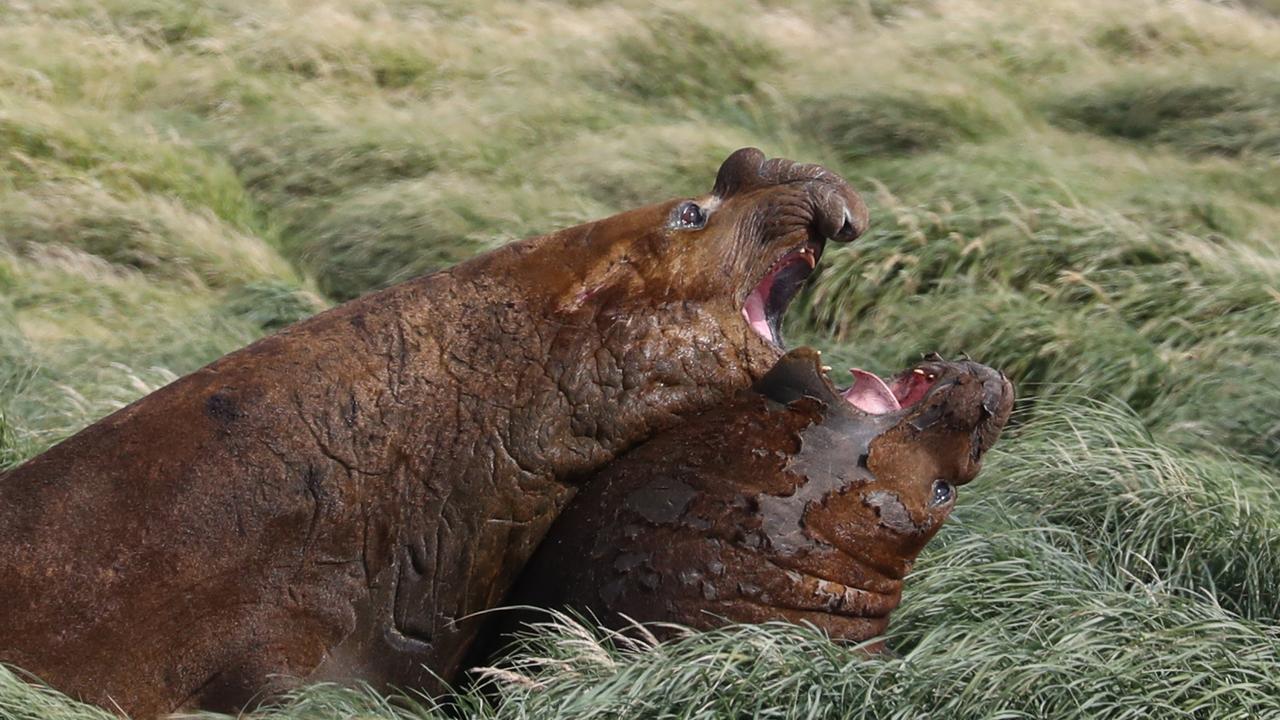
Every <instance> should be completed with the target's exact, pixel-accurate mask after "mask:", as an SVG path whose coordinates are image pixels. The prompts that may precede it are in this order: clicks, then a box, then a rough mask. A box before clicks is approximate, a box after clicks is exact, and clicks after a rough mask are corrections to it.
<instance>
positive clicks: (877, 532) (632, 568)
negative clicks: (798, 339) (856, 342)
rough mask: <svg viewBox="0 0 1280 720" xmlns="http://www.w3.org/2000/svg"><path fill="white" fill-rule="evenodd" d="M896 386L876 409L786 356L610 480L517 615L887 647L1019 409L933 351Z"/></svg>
mask: <svg viewBox="0 0 1280 720" xmlns="http://www.w3.org/2000/svg"><path fill="white" fill-rule="evenodd" d="M895 388H899V389H901V390H902V394H903V395H904V396H910V397H907V398H905V399H906V402H904V403H903V406H902V408H901V409H900V410H896V411H890V412H884V413H881V414H869V413H866V412H863V411H862V410H859V409H858V408H857V407H855V406H853V405H851V404H850V403H849V402H847V401H846V400H845V399H844V398H843V397H842V396H841V395H840V394H838V393H837V392H836V391H834V389H833V388H832V387H831V385H830V383H829V382H828V380H827V379H826V377H825V376H824V375H823V372H822V369H821V368H820V367H819V364H818V356H817V354H816V352H815V351H813V350H810V349H800V350H795V351H792V352H790V353H788V354H787V355H786V356H785V357H784V358H783V359H782V360H781V361H780V362H779V363H778V365H777V366H776V367H775V368H774V369H773V370H772V371H770V372H769V374H768V375H767V376H766V377H765V378H764V379H763V380H761V381H760V382H759V383H758V384H757V385H756V387H755V392H751V391H746V392H744V393H742V394H741V395H740V396H739V397H738V398H737V399H735V400H732V401H730V402H728V403H727V404H725V405H723V406H720V407H717V408H714V409H711V410H708V411H706V412H703V413H701V414H698V415H696V416H695V417H693V418H691V419H689V420H688V421H687V422H686V423H684V424H683V425H681V426H679V427H678V428H675V429H673V430H670V431H667V432H664V433H661V434H659V435H657V436H655V437H654V438H653V439H651V440H649V441H648V442H646V443H645V444H643V445H641V446H639V447H637V448H636V449H634V450H632V451H631V452H629V453H627V454H626V455H624V456H623V457H621V458H619V459H618V460H616V461H614V462H613V463H612V464H610V465H609V466H608V467H606V468H605V469H604V470H603V471H601V473H600V474H599V475H598V476H597V477H596V478H594V479H593V480H592V481H591V482H590V483H589V484H588V485H587V486H586V487H585V488H584V490H583V491H582V492H581V493H579V494H578V496H577V497H575V498H574V500H573V502H572V503H570V505H569V506H568V507H567V508H566V509H565V511H564V513H563V514H562V515H561V517H560V519H559V520H558V521H557V522H556V524H555V525H554V526H553V527H552V530H551V531H550V534H549V535H548V536H547V539H546V541H545V542H544V543H543V544H542V546H540V547H539V549H538V551H537V553H536V554H535V556H534V558H533V560H532V561H530V563H529V565H528V567H527V568H526V570H525V572H524V573H523V574H522V575H521V577H520V579H519V581H518V583H517V585H516V589H515V590H514V591H513V593H512V596H511V598H510V599H509V603H508V604H512V605H527V606H533V607H539V608H561V609H572V610H575V611H578V612H583V613H588V614H591V615H594V616H595V617H596V618H597V619H598V620H600V621H602V622H604V623H605V624H606V625H609V626H613V627H616V628H626V627H627V626H628V625H630V624H631V623H630V621H629V620H628V618H629V619H630V620H634V621H638V622H661V623H678V624H680V625H685V626H689V627H694V628H700V629H708V628H711V627H715V626H718V625H722V624H725V623H726V622H744V623H757V622H764V621H770V620H780V621H789V622H797V623H798V622H809V623H811V624H813V625H815V626H817V627H818V628H820V629H822V630H824V631H826V632H827V633H828V634H829V635H830V636H831V637H833V638H836V639H839V640H847V641H854V642H861V641H865V640H869V639H871V638H874V637H875V636H877V635H879V634H881V633H882V632H883V631H884V630H885V628H886V627H887V626H888V623H889V613H890V611H892V610H893V609H894V608H895V607H897V605H898V602H899V600H900V599H901V594H902V583H903V578H904V577H905V576H906V574H907V573H908V572H909V571H910V569H911V566H912V562H913V561H914V560H915V558H916V555H917V554H918V553H919V552H920V550H921V549H923V548H924V546H925V543H927V542H928V541H929V539H930V538H932V537H933V536H934V534H935V533H937V532H938V529H939V528H940V527H941V526H942V523H943V521H944V520H945V519H946V517H947V516H948V514H950V512H951V509H952V507H953V506H954V503H955V497H956V493H955V490H954V488H955V487H956V486H959V485H963V484H965V483H967V482H969V481H970V480H972V479H973V478H974V476H975V475H976V474H977V473H978V470H979V467H980V466H981V461H982V455H983V453H984V452H985V451H986V450H987V449H988V448H990V447H991V445H992V443H994V442H995V441H996V439H997V438H998V437H999V435H1000V431H1001V429H1002V428H1003V426H1004V423H1005V421H1006V420H1007V419H1008V417H1009V413H1010V410H1011V408H1012V405H1013V386H1012V385H1011V384H1010V383H1009V381H1008V380H1007V379H1005V377H1004V375H1003V374H1001V373H999V372H997V371H995V370H992V369H991V368H988V367H986V366H984V365H980V364H978V363H975V362H970V361H967V360H966V361H962V362H945V361H943V360H942V359H941V358H938V357H936V356H934V357H931V358H929V359H927V360H926V361H924V362H922V363H921V364H919V365H917V366H916V367H914V368H911V369H910V370H908V371H907V372H905V373H903V374H902V375H900V376H899V378H898V380H897V381H896V382H895ZM908 403H910V404H908ZM518 617H519V618H520V619H522V620H526V621H527V620H530V619H535V618H536V615H534V614H531V613H524V614H522V615H520V616H518ZM501 624H503V625H505V626H506V628H507V629H508V630H509V629H511V627H512V623H511V621H509V620H508V621H506V622H503V623H501ZM653 629H654V630H655V631H656V632H657V634H658V635H659V636H660V637H661V636H664V635H669V634H670V633H671V628H663V627H661V626H657V627H655V628H653Z"/></svg>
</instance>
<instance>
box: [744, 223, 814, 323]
mask: <svg viewBox="0 0 1280 720" xmlns="http://www.w3.org/2000/svg"><path fill="white" fill-rule="evenodd" d="M821 257H822V243H821V242H815V241H809V242H807V243H805V244H804V245H803V246H801V247H799V248H796V249H795V250H792V251H791V252H788V253H787V254H786V255H783V256H782V257H780V258H778V260H777V261H776V262H774V263H773V266H772V267H770V268H769V271H768V272H766V273H765V274H764V277H763V278H762V279H761V280H760V282H759V283H757V284H756V287H755V289H754V290H752V291H751V294H749V295H747V301H746V303H744V304H743V306H742V317H744V318H746V321H747V324H748V325H750V326H751V329H752V330H755V331H756V333H758V334H759V335H760V337H762V338H764V339H765V340H767V341H768V342H770V343H772V344H773V345H776V346H777V347H779V348H781V347H782V316H783V314H784V313H786V311H787V305H789V304H790V303H791V299H792V298H794V297H795V296H796V293H798V292H799V291H800V287H801V286H802V285H804V281H805V280H808V279H809V276H810V275H812V274H813V269H814V268H815V267H817V265H818V259H819V258H821Z"/></svg>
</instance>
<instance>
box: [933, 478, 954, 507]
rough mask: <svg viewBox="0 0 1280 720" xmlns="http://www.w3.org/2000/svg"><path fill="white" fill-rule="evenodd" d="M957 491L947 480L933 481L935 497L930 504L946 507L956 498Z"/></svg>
mask: <svg viewBox="0 0 1280 720" xmlns="http://www.w3.org/2000/svg"><path fill="white" fill-rule="evenodd" d="M955 495H956V489H955V488H954V487H952V486H951V483H949V482H947V481H946V480H934V481H933V497H932V498H931V499H930V500H929V502H930V503H931V504H933V505H946V504H947V503H949V502H951V498H953V497H955Z"/></svg>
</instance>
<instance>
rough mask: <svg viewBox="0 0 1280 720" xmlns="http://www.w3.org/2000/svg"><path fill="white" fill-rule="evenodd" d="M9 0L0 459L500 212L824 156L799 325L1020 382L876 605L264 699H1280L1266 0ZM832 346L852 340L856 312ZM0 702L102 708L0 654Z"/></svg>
mask: <svg viewBox="0 0 1280 720" xmlns="http://www.w3.org/2000/svg"><path fill="white" fill-rule="evenodd" d="M717 8H718V9H717V11H716V12H715V13H708V12H707V11H706V6H704V5H701V4H697V3H692V2H687V1H685V0H672V1H671V2H666V3H662V4H661V5H659V6H657V7H654V6H651V4H649V3H639V2H623V3H597V2H589V1H585V2H584V1H578V2H535V3H524V2H509V1H503V0H485V1H484V2H480V3H475V2H461V1H460V0H459V1H454V0H444V1H442V2H431V3H426V2H411V1H409V0H355V1H354V2H347V1H343V2H338V1H336V0H335V1H333V2H305V3H304V2H297V1H295V0H265V1H260V2H248V0H216V1H215V2H194V1H189V0H45V1H42V2H38V3H37V2H11V3H0V469H2V468H4V467H7V466H11V465H13V464H16V463H18V462H21V461H22V460H23V459H25V458H28V457H31V456H32V455H34V454H36V453H38V452H39V451H40V450H42V449H44V448H46V447H48V446H49V445H50V444H51V443H53V442H56V441H57V440H59V439H60V438H63V437H65V436H67V435H68V434H70V433H72V432H74V431H76V430H77V429H79V428H81V427H83V426H84V425H86V424H88V423H89V422H92V421H93V420H95V419H96V418H99V417H101V416H103V415H105V414H106V413H108V412H111V411H112V410H114V409H116V408H118V407H121V406H122V405H123V404H125V403H128V402H130V401H131V400H133V399H135V398H137V397H139V396H141V395H143V394H145V393H146V392H148V391H150V390H151V389H154V388H155V387H158V386H159V385H161V384H163V383H165V382H168V381H169V380H171V379H173V378H174V377H177V376H178V375H180V374H182V373H185V372H189V371H191V370H193V369H195V368H197V367H199V366H201V365H202V364H204V363H205V362H208V361H209V360H212V359H214V358H216V357H217V356H219V355H221V354H222V353H225V352H227V351H229V350H231V349H234V348H236V347H239V346H241V345H243V344H245V343H247V342H249V341H251V340H252V339H254V338H256V337H258V336H260V335H262V334H263V333H266V332H270V331H273V330H275V329H278V328H280V327H282V326H284V325H287V324H288V323H290V322H293V321H295V320H297V319H300V318H302V317H306V316H307V315H309V314H311V313H313V312H315V311H317V310H319V309H321V308H323V307H326V306H328V305H329V304H331V303H333V302H337V301H341V300H345V299H347V298H350V297H354V296H356V295H359V294H361V293H363V292H366V291H369V290H371V289H374V288H378V287H382V286H385V285H387V284H390V283H393V282H396V281H399V280H402V279H404V278H407V277H410V276H412V275H415V274H418V273H422V272H429V271H431V270H433V269H436V268H439V267H443V266H445V265H448V264H451V263H453V262H456V261H458V260H460V259H462V258H465V257H467V256H469V255H471V254H473V253H476V252H479V251H482V250H484V249H487V248H490V247H494V246H496V245H498V244H500V243H502V242H504V241H507V240H510V239H512V238H516V237H521V236H525V235H529V234H533V233H537V232H541V231H545V230H550V229H554V228H557V227H562V226H565V225H567V224H571V223H575V222H579V221H582V220H585V219H588V218H591V217H598V216H602V215H606V214H609V213H611V212H614V211H616V210H620V209H624V208H627V207H633V206H635V205H638V204H642V203H647V202H651V201H655V200H658V199H661V198H664V197H668V196H671V195H682V194H695V193H700V192H703V191H705V190H706V189H707V188H709V187H710V182H711V178H712V173H713V172H714V169H715V167H716V166H717V164H718V162H719V161H720V160H721V159H722V158H723V157H724V156H725V155H726V154H727V153H728V152H729V151H731V150H733V149H735V148H737V147H740V146H743V145H748V144H753V145H758V146H761V147H763V148H765V149H766V151H767V152H769V153H770V154H775V155H786V156H791V157H797V158H803V159H806V160H815V161H820V162H824V163H827V164H829V165H830V166H832V167H833V168H835V169H837V170H839V171H840V172H842V173H843V174H844V175H845V176H846V177H848V178H850V179H851V180H852V181H853V182H854V183H855V184H857V185H858V186H859V187H861V188H862V189H863V190H864V193H865V195H866V197H867V198H868V200H869V202H870V203H871V205H872V212H873V230H872V232H871V233H870V234H869V235H868V236H867V237H866V238H864V239H863V240H861V241H859V242H858V243H857V244H856V245H854V246H852V247H848V248H839V249H837V248H832V249H831V250H830V252H829V253H828V257H827V260H826V262H825V263H824V269H823V271H822V274H821V276H820V277H819V278H818V279H817V281H816V282H815V283H814V284H813V285H812V287H811V288H810V290H809V292H808V293H807V295H806V296H805V298H804V299H803V300H802V301H801V302H800V303H799V306H798V307H797V308H796V309H795V310H794V311H793V312H792V316H791V318H790V320H791V326H790V328H789V332H790V336H791V337H792V338H793V339H794V340H795V341H809V342H812V343H814V344H816V345H819V346H820V347H823V348H824V350H825V351H826V352H827V354H828V356H829V357H831V358H833V359H834V360H838V361H842V362H845V363H848V364H854V365H860V366H865V367H869V368H871V369H875V370H878V371H882V372H888V371H892V370H894V369H896V368H897V367H900V366H901V365H902V364H904V363H906V362H908V361H909V360H910V359H911V358H912V357H914V356H915V355H916V354H918V353H920V352H922V351H926V350H937V351H940V352H942V353H944V354H953V353H959V352H968V353H970V354H971V355H973V356H974V357H976V358H979V359H981V360H984V361H986V362H988V363H990V364H993V365H997V366H1000V367H1002V368H1004V369H1005V370H1006V371H1007V372H1008V373H1009V374H1010V375H1011V376H1012V377H1013V378H1014V379H1015V380H1016V381H1017V382H1018V384H1019V387H1020V391H1021V394H1022V396H1023V400H1022V402H1021V403H1020V406H1019V410H1018V413H1017V415H1016V416H1015V422H1014V427H1013V428H1012V429H1011V431H1010V434H1009V437H1008V438H1007V439H1006V440H1004V441H1002V443H1001V445H1000V446H998V448H997V450H996V452H995V453H994V454H993V455H992V457H991V458H990V461H989V465H988V468H987V470H986V471H985V473H984V475H983V477H982V478H980V479H979V480H978V481H977V482H976V483H975V484H974V485H972V486H969V487H966V488H965V489H964V491H963V493H962V499H961V502H960V507H959V508H958V510H957V512H956V515H955V517H954V519H953V521H952V522H951V523H950V524H949V526H948V527H947V528H946V529H944V531H943V532H942V533H941V535H940V536H939V537H938V539H937V540H935V542H934V543H933V544H932V545H931V546H930V547H929V549H927V550H926V553H925V554H924V555H923V556H922V558H921V561H920V563H919V566H918V568H917V571H916V573H915V575H914V576H913V577H912V579H911V582H910V583H909V584H908V589H907V595H906V600H905V603H904V605H903V607H902V608H901V609H900V610H899V611H898V613H897V614H896V615H895V620H894V624H893V625H892V626H891V628H890V631H889V638H888V640H889V642H890V645H891V646H892V647H894V648H895V650H896V651H897V653H898V654H897V656H895V657H879V658H874V659H870V660H869V659H867V658H865V657H864V656H863V655H862V654H860V653H858V652H856V651H855V650H852V649H850V648H846V647H841V646H838V645H835V644H833V643H831V642H829V641H827V640H825V639H823V638H822V637H820V636H819V635H818V634H817V633H815V632H813V631H811V630H809V629H805V628H791V627H782V626H764V627H738V628H729V629H726V630H723V631H719V632H714V633H707V634H701V635H692V636H690V637H687V638H684V639H682V640H680V641H678V642H675V643H671V644H667V645H662V646H658V647H650V646H649V645H647V644H645V643H637V642H635V641H634V640H629V639H628V638H625V637H617V636H605V635H602V634H601V633H599V632H598V631H596V630H595V629H593V628H592V627H590V626H589V624H588V625H582V624H579V623H576V622H574V621H572V620H570V619H568V618H564V619H561V620H559V621H557V622H556V623H554V624H552V625H550V626H547V627H543V628H539V629H537V630H536V631H534V632H532V633H531V634H530V635H529V636H528V637H527V638H525V639H524V640H523V642H522V644H521V645H520V646H519V647H518V648H517V649H516V650H515V652H514V653H513V654H512V655H511V656H509V657H508V658H507V659H505V660H502V661H501V662H500V663H499V664H498V666H497V668H496V669H493V670H491V671H489V672H487V673H485V674H483V676H482V677H483V679H482V680H481V681H480V684H479V685H478V686H475V687H470V688H468V689H464V690H463V691H462V692H461V694H460V695H459V696H458V697H457V698H455V700H454V702H455V705H453V706H452V707H450V708H439V707H435V706H434V705H433V704H432V703H430V702H428V701H425V700H421V699H418V700H414V699H412V698H406V697H400V696H391V697H383V696H379V695H377V694H375V693H372V692H369V691H366V690H359V689H355V690H352V689H342V688H335V687H331V686H317V687H313V688H304V689H302V690H300V691H298V692H297V693H296V694H295V695H293V696H291V697H289V698H286V699H284V700H283V701H282V702H281V704H280V705H279V706H278V707H276V708H274V709H272V710H271V711H270V712H269V713H268V714H267V715H266V716H267V717H271V718H280V719H281V720H284V719H285V718H347V717H370V718H396V719H397V720H400V719H403V718H418V717H422V718H426V717H450V716H456V715H459V714H461V715H467V716H477V717H492V718H568V717H572V718H589V717H681V718H702V717H706V718H711V717H716V718H719V717H776V718H812V717H845V718H854V717H867V718H897V717H900V718H916V717H937V718H943V717H945V718H970V717H972V718H978V717H982V718H994V717H999V718H1032V717H1045V718H1074V717H1109V718H1123V717H1150V716H1159V717H1185V718H1235V717H1238V718H1255V717H1262V718H1265V717H1280V700H1278V698H1280V657H1278V654H1280V629H1278V627H1280V626H1277V624H1276V623H1277V620H1276V618H1277V615H1278V614H1280V591H1278V590H1277V588H1280V529H1278V528H1280V380H1277V378H1280V253H1278V252H1277V244H1276V242H1277V241H1276V238H1277V237H1280V207H1278V206H1277V202H1276V200H1277V197H1280V89H1278V88H1280V76H1277V74H1276V71H1275V68H1277V67H1280V24H1278V21H1277V19H1276V13H1277V9H1278V6H1276V4H1275V3H1274V2H1272V1H1271V0H1248V1H1244V2H1239V3H1231V2H1213V3H1210V2H1206V1H1202V0H1139V1H1138V2H1132V3H1121V4H1117V3H1111V2H1105V1H1104V0H1077V1H1075V2H1066V0H1051V1H1050V2H1043V3H992V2H979V1H978V0H910V1H906V0H904V1H902V2H881V1H880V0H866V1H858V2H835V1H834V0H806V1H805V2H801V3H778V2H746V1H745V0H742V1H738V0H733V1H732V2H729V3H727V4H720V5H718V6H717ZM833 338H834V340H833ZM0 717H5V718H8V717H13V718H22V719H24V720H25V719H26V718H67V719H70V718H99V717H104V715H103V714H102V713H101V712H99V711H97V710H94V709H91V708H88V707H86V706H83V705H79V704H77V703H74V702H72V701H70V700H67V699H65V698H62V697H60V696H57V695H56V694H53V693H50V692H49V691H47V690H46V689H43V688H41V687H39V686H38V685H32V684H28V683H27V682H25V681H24V680H22V679H20V678H19V677H18V676H16V675H14V674H12V673H8V672H7V671H4V670H3V669H0Z"/></svg>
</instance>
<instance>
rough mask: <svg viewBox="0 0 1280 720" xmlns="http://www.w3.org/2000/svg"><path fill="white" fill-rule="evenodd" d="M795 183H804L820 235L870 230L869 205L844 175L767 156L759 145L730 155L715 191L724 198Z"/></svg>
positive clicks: (843, 236) (845, 238)
mask: <svg viewBox="0 0 1280 720" xmlns="http://www.w3.org/2000/svg"><path fill="white" fill-rule="evenodd" d="M793 184H801V185H802V186H803V187H804V188H805V190H807V192H808V194H809V196H810V201H811V203H812V212H813V223H814V228H813V229H814V231H815V234H817V235H818V236H820V237H823V238H829V239H831V240H835V241H837V242H849V241H851V240H854V239H855V238H857V237H858V236H860V235H862V234H863V233H864V232H866V231H867V227H868V226H869V225H870V215H869V213H868V212H867V205H866V203H865V202H863V201H862V197H861V196H859V195H858V193H857V192H855V191H854V189H853V188H852V187H850V186H849V183H848V182H846V181H845V179H844V178H842V177H840V176H839V175H837V174H836V173H833V172H831V171H830V170H828V169H826V168H824V167H822V166H821V165H815V164H812V163H798V162H794V161H791V160H787V159H786V158H773V159H772V160H770V159H767V158H766V157H765V155H764V153H763V152H761V151H760V150H759V149H757V148H742V149H741V150H738V151H736V152H734V153H733V154H732V155H730V156H729V157H728V158H727V159H726V160H725V161H724V163H723V164H722V165H721V166H720V171H719V173H717V175H716V185H715V189H714V190H713V191H712V192H713V193H714V194H715V195H716V196H718V197H720V198H722V199H723V198H728V197H730V196H732V195H736V194H739V193H745V192H751V191H753V190H759V189H762V188H768V187H772V186H778V185H793Z"/></svg>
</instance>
